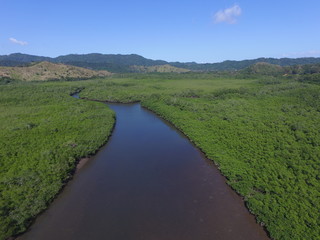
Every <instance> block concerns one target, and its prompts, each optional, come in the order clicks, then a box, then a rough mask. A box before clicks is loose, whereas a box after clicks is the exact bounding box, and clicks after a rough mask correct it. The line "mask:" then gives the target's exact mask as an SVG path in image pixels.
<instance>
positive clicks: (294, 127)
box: [80, 74, 320, 240]
mask: <svg viewBox="0 0 320 240" xmlns="http://www.w3.org/2000/svg"><path fill="white" fill-rule="evenodd" d="M161 76H162V77H161ZM171 76H176V79H170V75H154V77H153V78H152V77H151V75H149V76H148V75H147V76H142V78H144V79H141V78H140V79H138V76H137V75H136V76H135V77H134V79H127V78H122V79H113V80H112V79H110V80H109V81H101V82H99V84H97V85H95V84H94V85H88V86H87V87H86V88H85V89H84V90H83V91H82V92H81V95H80V96H82V97H86V98H91V99H100V100H109V101H123V102H130V101H137V100H141V101H142V105H143V106H145V107H147V108H149V109H151V110H152V111H154V112H156V113H157V114H158V115H160V116H162V117H163V118H165V119H167V120H169V121H170V122H172V123H173V124H174V125H175V126H176V127H177V128H179V129H180V130H181V131H182V132H184V133H185V134H186V135H187V136H188V137H189V138H190V140H191V141H193V142H194V143H195V144H196V145H197V146H198V147H199V148H200V149H201V150H202V151H203V152H204V153H205V154H206V155H207V156H208V158H210V159H212V160H213V161H214V162H215V163H216V164H217V165H218V166H219V168H220V170H221V172H222V173H223V174H224V175H225V176H226V177H227V179H228V183H229V184H230V185H231V187H232V188H234V189H235V190H236V191H237V192H238V193H240V194H241V195H242V196H244V199H245V201H246V204H247V206H248V208H249V209H250V211H251V212H252V213H254V214H255V215H256V216H257V220H258V221H259V222H260V223H261V224H262V225H265V226H266V228H267V230H268V231H269V233H270V235H271V237H272V238H274V239H288V240H289V239H290V240H291V239H317V238H318V237H319V236H320V228H319V226H320V219H319V209H320V201H319V200H320V192H319V189H320V183H319V180H320V174H319V173H320V162H319V161H320V160H319V159H320V134H319V133H320V132H319V129H320V86H318V85H315V84H307V83H301V82H299V81H298V80H294V78H293V79H291V77H288V78H284V77H283V78H280V77H278V78H275V77H261V76H260V77H258V78H257V79H254V78H252V79H250V78H247V79H236V78H234V77H233V78H228V77H226V76H225V77H223V76H220V77H217V75H210V74H198V75H197V79H196V75H195V74H184V75H179V76H180V77H177V76H178V75H171ZM210 76H211V77H210ZM188 77H190V78H188ZM252 77H253V75H252ZM135 78H136V79H135ZM173 78H174V77H173ZM300 78H301V76H300Z"/></svg>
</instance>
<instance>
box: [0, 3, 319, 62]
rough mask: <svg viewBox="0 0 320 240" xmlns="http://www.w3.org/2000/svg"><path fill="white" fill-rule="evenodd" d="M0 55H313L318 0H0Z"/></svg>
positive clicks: (199, 58)
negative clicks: (17, 53)
mask: <svg viewBox="0 0 320 240" xmlns="http://www.w3.org/2000/svg"><path fill="white" fill-rule="evenodd" d="M0 1H1V4H0V10H1V11H0V12H1V14H0V55H4V54H10V53H15V52H21V53H27V54H34V55H41V56H51V57H55V56H59V55H66V54H70V53H79V54H80V53H92V52H98V53H112V54H118V53H119V54H131V53H135V54H139V55H142V56H144V57H147V58H151V59H162V60H167V61H182V62H187V61H196V62H220V61H223V60H243V59H253V58H258V57H276V58H281V57H292V58H295V57H309V56H311V57H320V1H319V0H307V1H300V0H291V1H288V0H282V1H279V0H277V1H276V0H269V1H266V0H262V1H252V0H250V1H249V0H238V1H232V0H230V1H229V0H211V1H207V0H183V1H182V0H176V1H175V0H171V1H168V0H162V1H150V0H148V1H147V0H136V1H129V0H91V1H81V0H78V1H74V0H64V1H62V0H55V1H39V0H28V1H25V0H0Z"/></svg>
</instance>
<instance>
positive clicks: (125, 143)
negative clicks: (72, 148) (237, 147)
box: [18, 104, 268, 240]
mask: <svg viewBox="0 0 320 240" xmlns="http://www.w3.org/2000/svg"><path fill="white" fill-rule="evenodd" d="M108 105H109V107H110V108H112V109H113V110H114V111H115V112H116V116H117V122H116V126H115V129H114V132H113V135H112V137H111V138H110V140H109V142H108V144H107V145H106V146H104V147H103V148H102V149H101V150H100V151H99V152H98V153H97V154H96V155H95V156H94V157H92V159H91V160H90V161H89V162H88V163H87V164H86V165H85V166H84V167H83V168H81V169H80V170H79V172H78V173H77V174H76V175H75V176H74V178H73V179H72V180H71V181H70V182H69V183H68V184H67V186H66V187H65V188H64V190H63V191H62V193H61V194H60V195H59V196H58V197H57V199H55V201H54V202H53V203H52V205H51V206H50V208H49V209H48V210H47V211H45V212H44V213H43V214H41V215H40V216H39V217H38V218H37V220H36V221H35V223H34V224H33V225H32V226H31V228H30V231H29V232H27V233H26V234H24V235H22V236H20V237H19V238H18V239H24V240H28V239H32V240H37V239H46V240H51V239H52V240H53V239H54V240H56V239H59V240H64V239H68V240H71V239H77V240H82V239H83V240H87V239H110V240H135V239H139V240H160V239H161V240H162V239H163V240H180V239H183V240H202V239H203V240H204V239H206V240H209V239H210V240H212V239H215V240H216V239H237V240H240V239H245V240H251V239H252V240H259V239H268V237H267V235H266V233H265V232H264V230H263V229H262V227H260V226H259V225H258V224H257V223H256V222H255V219H254V217H253V216H252V215H251V214H250V213H249V212H248V210H247V209H246V208H245V206H244V203H243V201H242V199H241V198H240V197H239V196H238V195H237V194H236V193H235V192H234V191H232V190H231V189H230V187H229V186H228V185H227V184H226V183H225V179H224V177H223V176H221V174H220V173H219V171H218V170H217V169H216V167H215V166H214V165H213V164H212V162H210V161H208V160H207V159H205V157H204V156H203V154H201V152H200V151H198V150H197V149H196V148H195V147H194V146H193V145H192V144H191V143H190V142H189V141H188V139H186V138H185V137H184V136H183V135H182V134H180V133H179V132H178V131H177V130H176V129H174V128H172V127H171V126H170V125H169V124H167V123H165V122H164V121H162V120H161V119H159V118H158V117H157V116H156V115H154V114H153V113H151V112H149V111H147V110H145V109H143V108H142V107H141V106H140V105H139V104H125V105H124V104H108Z"/></svg>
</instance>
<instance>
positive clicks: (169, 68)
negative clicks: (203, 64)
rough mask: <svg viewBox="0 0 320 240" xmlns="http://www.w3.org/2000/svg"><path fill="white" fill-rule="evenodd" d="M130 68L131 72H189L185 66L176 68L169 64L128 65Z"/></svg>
mask: <svg viewBox="0 0 320 240" xmlns="http://www.w3.org/2000/svg"><path fill="white" fill-rule="evenodd" d="M130 69H132V71H133V72H140V73H153V72H157V73H185V72H190V70H188V69H185V68H178V67H174V66H171V65H169V64H165V65H156V66H137V65H133V66H130Z"/></svg>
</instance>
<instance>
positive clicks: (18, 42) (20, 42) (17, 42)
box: [9, 38, 28, 46]
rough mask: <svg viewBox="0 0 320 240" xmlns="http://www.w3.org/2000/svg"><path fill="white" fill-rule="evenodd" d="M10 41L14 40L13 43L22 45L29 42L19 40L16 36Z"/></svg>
mask: <svg viewBox="0 0 320 240" xmlns="http://www.w3.org/2000/svg"><path fill="white" fill-rule="evenodd" d="M9 41H10V42H12V43H15V44H19V45H21V46H25V45H28V43H27V42H24V41H19V40H17V39H15V38H9Z"/></svg>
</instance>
